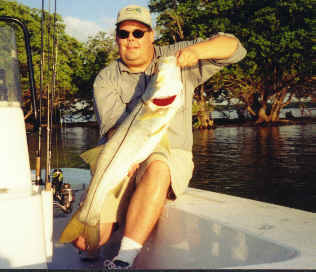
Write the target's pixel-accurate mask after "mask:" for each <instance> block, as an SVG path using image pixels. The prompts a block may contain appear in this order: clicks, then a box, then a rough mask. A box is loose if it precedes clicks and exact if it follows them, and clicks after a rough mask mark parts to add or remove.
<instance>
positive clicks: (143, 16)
mask: <svg viewBox="0 0 316 272" xmlns="http://www.w3.org/2000/svg"><path fill="white" fill-rule="evenodd" d="M127 20H133V21H138V22H141V23H143V24H145V25H147V26H149V27H150V28H152V22H151V16H150V12H149V9H147V8H145V7H141V6H136V5H129V6H126V7H124V8H122V9H121V10H120V11H119V13H118V14H117V20H116V25H118V24H120V23H121V22H123V21H127Z"/></svg>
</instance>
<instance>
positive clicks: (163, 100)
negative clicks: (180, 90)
mask: <svg viewBox="0 0 316 272" xmlns="http://www.w3.org/2000/svg"><path fill="white" fill-rule="evenodd" d="M176 97H177V96H176V95H172V96H168V97H160V98H154V99H153V100H152V102H153V103H154V104H155V105H156V106H160V107H164V106H168V105H170V104H172V102H173V101H174V100H175V99H176Z"/></svg>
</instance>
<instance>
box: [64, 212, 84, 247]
mask: <svg viewBox="0 0 316 272" xmlns="http://www.w3.org/2000/svg"><path fill="white" fill-rule="evenodd" d="M79 212H80V208H79V209H78V210H77V211H76V213H75V214H74V215H73V217H72V218H71V219H70V221H69V222H68V224H67V226H66V227H65V229H64V230H63V232H62V234H61V235H60V238H59V240H58V242H59V243H63V244H64V243H71V242H73V241H74V240H76V239H77V238H78V237H79V236H80V235H82V233H83V231H84V228H85V226H84V223H82V222H81V221H80V220H79V218H78V217H79Z"/></svg>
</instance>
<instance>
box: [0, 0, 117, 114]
mask: <svg viewBox="0 0 316 272" xmlns="http://www.w3.org/2000/svg"><path fill="white" fill-rule="evenodd" d="M0 7H1V8H0V15H5V16H13V17H17V18H19V19H20V20H22V21H23V22H24V23H25V24H26V26H27V28H28V30H29V32H30V40H31V47H32V55H33V65H34V73H35V82H36V88H37V90H39V89H40V85H39V84H40V63H41V18H42V11H41V10H39V9H31V8H29V7H27V6H25V5H22V4H18V3H17V2H15V1H5V0H0ZM56 17H57V18H56V29H55V28H54V15H53V14H49V13H48V12H46V11H45V12H44V24H45V25H44V27H43V35H44V39H43V42H44V66H43V71H44V81H43V87H44V88H43V89H44V90H43V91H44V95H43V97H44V99H45V97H47V95H46V94H47V92H48V89H49V88H48V86H49V84H51V83H52V73H53V62H54V58H55V57H54V39H56V52H57V53H56V58H55V60H56V71H57V74H56V93H57V97H56V98H55V99H56V101H55V105H58V104H61V103H62V104H63V108H64V109H66V110H67V109H72V108H73V106H74V104H75V102H76V101H78V99H79V100H86V101H87V102H88V104H87V105H88V106H87V107H86V108H83V109H81V110H78V111H79V113H80V115H85V114H87V115H88V116H91V112H92V100H91V97H92V87H93V86H92V85H93V81H94V79H95V77H96V75H97V73H98V72H99V71H100V70H101V69H102V68H103V67H105V66H106V65H107V64H109V62H111V61H112V60H113V59H115V58H117V56H118V54H117V48H116V46H115V41H114V38H113V37H112V36H109V35H107V34H106V33H104V32H99V33H98V34H97V35H95V37H89V40H88V41H87V42H86V43H81V42H79V41H77V40H76V39H75V38H73V37H70V36H69V35H67V34H66V33H65V25H64V23H63V19H62V17H61V16H60V15H58V14H57V16H56ZM13 27H14V28H16V27H15V26H14V25H13ZM16 43H17V51H18V58H19V67H20V79H21V88H22V90H24V93H25V94H27V95H28V94H29V92H27V90H28V88H29V86H28V74H27V64H26V53H25V48H24V37H23V33H22V31H21V30H20V28H18V27H17V28H16ZM3 52H5V51H4V50H3ZM3 54H4V53H3ZM87 109H89V110H87ZM75 110H77V109H75ZM78 111H77V112H76V113H78Z"/></svg>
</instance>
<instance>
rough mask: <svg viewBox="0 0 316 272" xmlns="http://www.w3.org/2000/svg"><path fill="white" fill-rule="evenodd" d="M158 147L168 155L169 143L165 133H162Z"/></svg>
mask: <svg viewBox="0 0 316 272" xmlns="http://www.w3.org/2000/svg"><path fill="white" fill-rule="evenodd" d="M159 145H160V146H162V147H163V148H165V149H166V150H167V151H168V152H169V153H170V143H169V138H168V135H167V133H164V135H163V136H162V138H161V140H160V143H159Z"/></svg>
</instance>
